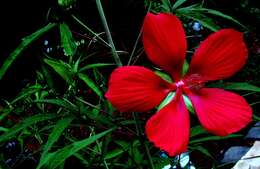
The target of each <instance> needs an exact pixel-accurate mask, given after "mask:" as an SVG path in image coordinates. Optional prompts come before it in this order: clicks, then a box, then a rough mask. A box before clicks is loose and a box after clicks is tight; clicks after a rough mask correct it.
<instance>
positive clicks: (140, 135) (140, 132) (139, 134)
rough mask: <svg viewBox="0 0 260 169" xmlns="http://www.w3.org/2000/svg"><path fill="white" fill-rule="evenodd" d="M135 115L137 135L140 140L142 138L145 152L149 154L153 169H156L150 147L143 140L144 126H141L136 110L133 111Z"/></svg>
mask: <svg viewBox="0 0 260 169" xmlns="http://www.w3.org/2000/svg"><path fill="white" fill-rule="evenodd" d="M133 117H134V120H135V126H136V132H137V135H138V137H139V140H140V142H141V144H142V146H143V147H144V149H145V153H146V155H147V158H148V162H149V165H150V168H151V169H155V167H154V165H153V160H152V156H151V154H150V151H149V148H148V146H147V144H146V143H145V140H143V137H142V133H143V132H142V127H141V124H140V121H139V117H138V114H137V113H136V112H134V113H133Z"/></svg>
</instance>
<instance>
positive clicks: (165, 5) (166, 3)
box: [161, 0, 171, 12]
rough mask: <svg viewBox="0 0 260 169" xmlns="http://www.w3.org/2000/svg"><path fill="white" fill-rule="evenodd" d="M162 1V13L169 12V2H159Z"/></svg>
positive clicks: (165, 0)
mask: <svg viewBox="0 0 260 169" xmlns="http://www.w3.org/2000/svg"><path fill="white" fill-rule="evenodd" d="M161 1H162V6H161V7H162V8H163V12H170V11H171V8H170V6H171V4H170V1H169V0H161Z"/></svg>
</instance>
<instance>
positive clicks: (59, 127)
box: [39, 117, 74, 166]
mask: <svg viewBox="0 0 260 169" xmlns="http://www.w3.org/2000/svg"><path fill="white" fill-rule="evenodd" d="M73 119H74V118H73V117H66V118H64V119H61V120H59V121H58V122H57V124H56V126H55V127H54V129H53V131H52V132H51V134H50V135H49V137H48V141H47V143H46V144H45V145H44V148H43V152H42V156H41V159H40V163H39V166H41V165H42V164H41V162H42V161H45V158H46V154H47V153H48V151H49V150H50V149H51V147H52V146H53V144H54V143H55V142H56V141H57V140H58V139H59V138H60V136H61V135H62V132H63V131H64V130H65V129H66V128H67V127H68V126H69V125H70V123H71V122H72V120H73Z"/></svg>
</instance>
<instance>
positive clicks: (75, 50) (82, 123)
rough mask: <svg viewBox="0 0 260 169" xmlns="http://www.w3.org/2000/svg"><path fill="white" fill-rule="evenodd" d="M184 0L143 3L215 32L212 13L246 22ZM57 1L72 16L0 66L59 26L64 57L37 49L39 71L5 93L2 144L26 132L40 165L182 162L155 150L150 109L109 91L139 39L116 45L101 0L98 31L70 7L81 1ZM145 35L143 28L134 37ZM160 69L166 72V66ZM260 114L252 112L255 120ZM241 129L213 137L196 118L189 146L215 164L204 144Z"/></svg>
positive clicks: (234, 86) (27, 42) (251, 90)
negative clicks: (148, 126) (127, 107)
mask: <svg viewBox="0 0 260 169" xmlns="http://www.w3.org/2000/svg"><path fill="white" fill-rule="evenodd" d="M186 1H187V0H177V1H170V0H161V1H150V0H146V1H145V4H146V7H147V10H150V11H153V12H160V11H164V12H173V13H176V14H177V15H178V16H179V17H181V18H183V20H195V21H199V22H200V23H201V24H202V25H203V26H204V27H205V28H208V29H209V30H210V31H216V30H218V29H219V28H220V27H221V25H217V24H216V23H214V20H213V19H212V18H211V16H214V17H221V18H222V19H227V20H229V21H231V22H234V23H236V24H238V25H240V26H242V24H240V23H239V22H238V21H237V20H235V19H234V18H233V17H231V16H228V15H225V14H223V13H222V12H220V11H217V10H214V9H208V8H206V7H204V6H203V3H199V4H192V5H189V4H187V2H186ZM58 3H59V4H60V5H61V6H62V8H63V10H64V11H63V12H65V13H68V15H69V17H70V22H67V21H66V20H64V21H62V22H56V23H49V24H48V25H46V26H44V27H42V28H41V29H39V30H37V31H36V32H35V33H32V34H31V35H29V36H27V37H25V38H24V39H23V40H22V42H21V44H20V45H19V46H18V47H17V48H16V49H15V50H14V51H13V52H12V53H11V54H10V56H9V57H8V58H7V59H6V60H5V61H4V63H3V64H2V65H1V67H0V80H1V79H2V78H3V76H4V75H5V74H6V72H7V71H8V70H9V69H10V67H12V64H13V62H15V60H16V59H17V58H18V57H22V56H23V51H25V50H26V49H27V48H28V47H29V46H33V45H34V42H35V41H37V40H39V39H40V40H41V39H42V37H44V36H45V35H48V34H50V33H51V32H53V31H54V32H55V31H56V32H57V31H58V32H59V33H56V34H55V36H56V37H55V38H57V39H60V44H59V45H60V46H61V48H62V52H63V54H62V56H61V57H58V56H51V55H49V54H48V53H42V54H40V57H39V58H40V63H41V64H40V65H39V67H38V69H37V70H36V72H37V73H36V74H37V75H36V76H35V79H34V81H30V82H28V84H27V85H26V87H25V88H23V89H22V90H21V91H20V92H19V93H18V94H17V96H16V97H14V98H13V99H11V100H6V99H4V98H3V99H2V100H3V103H4V104H2V107H1V108H0V112H1V113H0V121H1V123H0V145H3V144H4V143H5V142H7V141H8V140H10V139H13V138H16V139H17V140H18V141H19V142H20V144H21V145H23V147H25V146H26V145H27V144H28V143H26V142H25V140H26V139H28V138H29V139H34V140H36V142H37V144H38V145H39V147H38V148H35V149H33V150H32V151H33V154H35V155H36V156H38V158H37V169H40V168H49V169H55V168H64V167H65V166H66V161H69V160H71V159H72V157H73V158H74V159H76V160H77V161H78V162H79V164H80V165H81V166H82V167H85V168H106V169H113V168H138V169H141V168H151V169H161V168H163V167H164V166H165V165H167V164H169V163H170V164H172V165H175V163H178V162H174V160H173V158H161V157H160V156H159V155H158V152H159V150H158V149H156V148H154V147H153V145H152V144H150V143H149V142H148V140H147V139H146V137H145V136H144V131H143V126H144V124H145V121H146V120H147V119H148V117H149V116H150V114H149V113H148V114H146V115H140V114H138V113H134V112H133V113H132V114H127V115H123V114H120V113H119V112H117V111H116V110H115V109H114V108H113V107H112V105H111V104H110V103H109V102H108V101H107V100H106V99H105V98H104V93H105V92H106V90H107V83H108V78H109V74H110V72H111V71H112V70H113V69H114V68H116V66H121V65H122V64H123V65H125V64H132V63H133V60H134V59H138V54H139V53H138V52H137V51H139V49H142V45H139V44H138V43H135V45H134V46H133V50H132V51H119V50H116V46H115V44H114V41H113V36H112V35H111V33H110V30H109V23H107V21H106V17H105V14H104V11H103V8H102V4H101V2H100V0H96V5H97V11H98V12H99V14H100V18H101V19H100V22H101V23H102V25H103V27H104V32H95V30H92V29H91V28H90V27H89V26H88V25H87V24H85V21H82V20H81V19H80V16H79V17H78V16H76V15H75V14H72V13H71V12H69V8H70V7H71V6H73V4H74V3H76V1H73V0H59V1H58ZM188 5H189V6H188ZM71 20H72V21H71ZM71 22H73V24H77V25H78V30H73V31H72V29H71ZM86 22H87V21H86ZM241 28H242V29H244V28H245V27H244V26H242V27H241ZM75 31H79V32H85V34H86V35H87V37H90V38H85V36H82V37H81V38H79V37H78V36H77V35H76V33H74V32H75ZM136 34H137V35H138V32H137V33H136ZM140 34H141V31H140V33H139V36H138V38H137V40H136V41H137V42H138V41H139V40H140V39H139V38H140ZM104 35H106V36H104ZM122 53H123V54H124V55H125V54H127V57H128V58H129V59H128V60H127V62H122V61H121V59H120V58H121V55H122ZM104 57H105V59H104ZM157 73H158V75H160V76H162V77H163V78H167V77H166V76H165V75H164V74H163V72H160V71H157ZM210 85H212V86H218V87H221V88H226V89H229V90H239V91H241V92H242V93H244V94H245V95H250V94H255V93H259V92H260V88H259V87H256V86H254V85H252V84H249V83H246V82H233V83H232V82H228V83H227V82H219V83H214V84H210ZM167 98H168V97H167ZM170 98H171V97H169V98H168V99H170ZM165 102H167V100H165ZM254 102H255V100H252V102H251V103H252V104H257V103H254ZM186 104H189V106H188V107H189V110H190V111H192V105H191V104H190V103H189V100H186ZM14 115H16V116H18V120H17V121H14V120H12V119H10V117H12V116H14ZM125 116H128V117H125ZM194 117H195V116H194ZM192 118H193V116H192ZM259 119H260V117H258V116H257V115H255V120H259ZM241 136H242V135H241V134H233V135H230V136H227V137H218V136H212V135H210V134H209V133H207V132H206V131H205V130H204V129H203V128H202V127H201V126H199V125H197V124H196V123H195V125H193V126H192V128H191V134H190V145H189V152H190V153H191V154H192V153H193V152H198V153H200V154H202V155H203V156H206V157H207V158H208V159H210V161H211V162H212V165H211V166H212V167H216V165H215V162H216V161H215V160H216V159H215V157H214V155H212V154H211V152H210V150H208V148H207V147H206V146H205V145H204V143H206V142H209V141H220V140H225V139H231V138H240V137H241ZM0 168H8V166H7V165H6V164H5V161H4V158H3V153H1V154H0Z"/></svg>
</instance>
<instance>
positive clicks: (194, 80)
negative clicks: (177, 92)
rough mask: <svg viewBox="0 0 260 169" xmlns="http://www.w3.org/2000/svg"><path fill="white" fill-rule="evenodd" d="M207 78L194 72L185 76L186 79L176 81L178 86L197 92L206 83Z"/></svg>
mask: <svg viewBox="0 0 260 169" xmlns="http://www.w3.org/2000/svg"><path fill="white" fill-rule="evenodd" d="M205 82H206V81H205V80H204V79H203V77H202V76H200V75H199V74H192V75H189V76H186V77H184V79H182V80H180V81H178V82H176V83H175V86H176V88H182V89H184V90H189V91H192V92H196V91H198V90H200V89H201V88H202V87H204V85H205Z"/></svg>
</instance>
